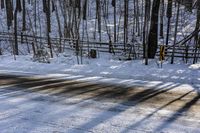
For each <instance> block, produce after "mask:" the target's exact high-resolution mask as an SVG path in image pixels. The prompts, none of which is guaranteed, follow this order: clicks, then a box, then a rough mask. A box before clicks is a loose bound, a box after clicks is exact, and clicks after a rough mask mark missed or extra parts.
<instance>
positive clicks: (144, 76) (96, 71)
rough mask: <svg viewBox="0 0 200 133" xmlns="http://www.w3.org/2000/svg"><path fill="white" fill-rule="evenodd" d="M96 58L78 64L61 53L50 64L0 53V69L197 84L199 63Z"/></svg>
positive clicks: (104, 55)
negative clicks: (146, 63) (147, 62)
mask: <svg viewBox="0 0 200 133" xmlns="http://www.w3.org/2000/svg"><path fill="white" fill-rule="evenodd" d="M100 56H101V57H100V58H97V59H87V58H83V62H84V63H83V64H82V65H78V64H77V61H76V56H74V55H73V54H72V53H71V54H70V53H68V54H66V55H60V56H59V57H57V58H54V59H51V63H50V64H44V63H37V62H33V61H32V60H31V58H32V57H31V56H29V55H28V56H17V60H16V61H15V60H13V57H12V56H9V55H4V56H0V70H1V73H2V72H3V71H19V72H20V71H21V72H26V73H36V74H76V75H85V76H101V77H108V78H109V77H110V78H121V79H138V80H148V81H164V82H178V83H186V84H200V63H197V64H194V65H189V64H184V63H180V62H176V63H175V64H173V65H172V64H169V63H168V62H164V64H163V67H162V68H160V67H158V63H157V61H156V60H151V61H150V62H149V65H148V66H145V65H144V63H143V61H142V60H133V61H118V60H114V59H113V57H112V56H111V55H109V54H102V55H100Z"/></svg>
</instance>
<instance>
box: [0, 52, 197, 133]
mask: <svg viewBox="0 0 200 133" xmlns="http://www.w3.org/2000/svg"><path fill="white" fill-rule="evenodd" d="M101 57H102V55H101ZM112 58H113V57H112V56H109V55H104V57H103V58H98V59H90V60H89V59H84V64H83V65H77V63H76V57H75V56H72V55H70V54H68V55H67V56H66V55H65V56H60V57H59V58H54V59H52V60H51V63H50V64H43V63H37V62H32V61H31V56H18V57H17V60H16V61H14V60H13V57H11V56H8V55H4V56H0V73H1V74H5V75H7V74H13V75H23V76H28V77H30V76H31V78H33V79H37V78H44V79H43V80H41V84H39V85H38V84H34V82H33V85H32V86H31V85H29V84H30V83H29V82H32V81H31V80H30V81H26V82H28V83H27V84H28V86H26V85H25V86H23V82H22V83H20V82H21V80H19V82H16V83H15V82H14V83H13V81H12V78H11V81H10V79H9V78H8V79H6V78H5V79H4V78H2V77H1V74H0V77H1V78H0V105H1V106H0V129H1V132H2V133H22V132H39V133H40V132H41V133H42V132H52V133H56V132H75V133H76V132H81V133H82V132H108V133H110V132H113V133H114V132H122V133H125V132H131V133H132V132H136V133H137V132H138V133H140V132H145V133H147V132H153V133H154V132H170V133H171V132H172V133H173V132H174V133H177V132H188V133H190V132H194V133H198V132H200V128H199V127H200V121H199V119H200V115H199V111H200V101H199V99H200V96H199V91H200V64H195V65H188V64H182V63H176V64H174V65H171V64H168V63H167V62H166V63H165V64H164V65H163V68H158V66H157V64H156V61H154V60H152V61H150V65H149V66H145V65H144V64H143V63H142V61H141V60H135V61H126V62H124V61H118V60H113V59H112ZM46 78H47V79H46ZM48 78H50V79H48ZM51 78H53V79H51ZM54 78H55V79H54ZM13 79H14V81H15V80H16V79H20V77H17V78H13ZM57 79H62V80H63V79H64V80H65V81H62V82H60V81H59V82H53V81H54V80H57ZM45 80H48V81H49V82H50V83H48V84H44V83H42V82H45ZM51 81H52V83H51ZM71 81H76V82H81V83H78V84H74V85H75V86H77V85H78V86H79V87H80V88H81V89H80V91H81V92H79V91H78V94H77V92H76V93H75V94H74V93H73V91H70V92H69V93H68V92H66V95H67V96H66V97H64V98H63V96H62V95H51V94H52V93H53V94H54V93H57V91H58V92H59V91H60V89H61V90H62V89H63V87H64V88H68V82H71ZM9 82H11V83H9ZM35 82H37V81H35ZM38 82H40V81H38ZM63 82H64V83H63ZM66 82H67V83H66ZM82 82H83V83H82ZM85 82H87V83H88V82H89V84H92V85H88V86H93V87H94V88H93V87H85ZM94 83H95V84H97V85H94ZM24 84H26V83H24ZM106 84H109V86H111V88H112V89H110V88H109V87H107V86H106ZM74 85H72V86H74ZM101 85H105V86H103V87H102V86H101ZM115 85H119V86H120V87H119V86H117V87H116V86H115ZM52 86H59V87H52ZM99 86H100V87H99ZM112 86H113V87H112ZM121 86H123V87H125V88H123V87H121ZM70 87H71V86H69V88H70ZM130 87H131V88H132V87H135V89H128V90H126V89H127V88H130ZM42 88H47V90H46V89H45V90H42ZM72 88H73V87H72ZM98 88H99V89H98ZM113 88H114V89H115V88H116V89H118V88H122V89H123V91H122V92H123V93H122V94H120V95H119V94H118V92H121V91H117V92H115V90H114V89H113ZM152 88H153V90H152ZM24 89H28V90H29V89H30V90H34V89H39V90H40V89H41V90H42V91H41V92H40V91H24ZM85 89H86V90H85ZM87 89H94V90H92V91H93V93H92V92H90V91H91V90H90V91H87ZM101 89H103V90H104V91H108V92H107V93H105V92H104V91H103V92H104V93H105V96H102V97H101V95H100V98H99V99H96V95H97V97H98V93H99V91H100V92H101ZM107 89H108V90H107ZM84 90H85V91H86V92H82V91H84ZM129 90H134V91H133V92H132V91H131V93H129ZM110 91H111V92H112V93H111V92H110ZM135 91H136V92H135ZM104 93H103V94H104ZM109 93H110V95H113V94H115V95H116V96H117V97H108V96H109ZM126 93H128V94H127V95H125V94H126ZM64 94H65V93H64ZM129 94H130V95H129ZM138 94H140V95H141V97H140V96H139V97H138ZM93 95H94V96H93ZM107 95H108V96H107ZM115 95H114V96H115ZM124 95H125V96H124ZM154 95H155V96H154ZM91 97H92V98H91ZM135 97H137V98H135ZM130 98H131V99H130ZM127 99H128V100H130V102H131V104H126V102H125V101H127Z"/></svg>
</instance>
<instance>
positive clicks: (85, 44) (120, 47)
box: [0, 32, 200, 59]
mask: <svg viewBox="0 0 200 133" xmlns="http://www.w3.org/2000/svg"><path fill="white" fill-rule="evenodd" d="M14 39H15V38H14V34H11V33H3V32H0V42H1V41H9V42H12V43H14ZM17 40H18V42H20V43H26V44H30V45H32V44H35V45H36V44H38V45H41V44H42V45H43V46H45V47H47V46H48V45H47V44H48V41H47V37H39V36H32V35H18V36H17ZM76 43H77V39H72V38H55V37H54V38H51V44H52V46H53V48H59V47H60V48H62V49H64V50H65V49H71V50H76V49H77V48H76V46H77V45H76ZM78 46H79V47H78V49H79V50H80V49H81V50H83V51H88V52H89V51H90V50H91V49H95V50H97V51H98V52H110V53H113V52H114V53H115V54H120V53H124V54H125V55H129V56H130V57H133V58H142V57H143V47H142V45H141V44H130V43H129V44H126V45H125V47H124V44H123V43H112V44H111V43H109V42H95V41H79V42H78ZM110 46H112V47H110ZM159 47H160V46H159ZM124 51H126V52H124ZM172 52H173V47H168V49H167V52H165V56H166V57H171V56H172ZM156 55H157V56H159V55H160V51H159V49H158V50H157V53H156ZM174 57H177V58H183V59H184V58H186V59H189V58H194V57H195V47H193V46H190V47H185V46H175V51H174ZM196 57H197V58H199V57H200V48H198V52H197V53H196Z"/></svg>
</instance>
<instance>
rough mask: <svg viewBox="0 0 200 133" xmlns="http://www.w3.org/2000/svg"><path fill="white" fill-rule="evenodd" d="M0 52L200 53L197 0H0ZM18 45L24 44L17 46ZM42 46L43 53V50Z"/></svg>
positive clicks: (191, 57)
mask: <svg viewBox="0 0 200 133" xmlns="http://www.w3.org/2000/svg"><path fill="white" fill-rule="evenodd" d="M0 4H1V7H0V54H4V53H6V52H10V53H12V54H13V55H14V56H15V55H19V54H24V53H23V52H22V51H24V50H25V51H26V52H25V53H28V54H29V53H32V54H33V55H34V56H39V57H40V56H45V55H46V54H48V55H49V56H50V58H53V57H54V56H56V55H57V54H58V53H62V52H64V51H66V50H68V49H70V50H73V51H74V53H75V54H76V56H77V57H80V58H82V56H84V55H86V56H88V57H92V58H93V57H94V58H95V57H96V56H98V55H99V54H97V53H99V52H108V53H111V54H113V55H117V54H120V55H124V56H125V58H123V59H125V60H131V59H145V64H146V65H147V64H148V59H154V58H159V60H161V61H162V60H165V59H166V58H167V59H169V60H170V62H171V63H172V64H173V62H174V58H182V59H183V60H185V62H186V63H187V62H188V61H191V62H192V63H196V62H197V61H198V58H199V56H200V36H199V31H200V28H199V27H200V1H199V0H0ZM22 46H25V47H26V49H24V47H23V48H22ZM44 50H45V51H46V54H45V53H44Z"/></svg>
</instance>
